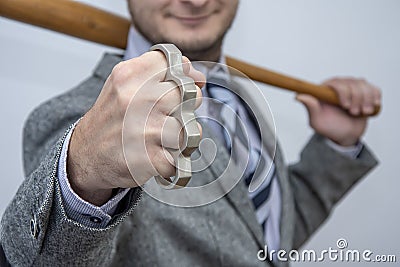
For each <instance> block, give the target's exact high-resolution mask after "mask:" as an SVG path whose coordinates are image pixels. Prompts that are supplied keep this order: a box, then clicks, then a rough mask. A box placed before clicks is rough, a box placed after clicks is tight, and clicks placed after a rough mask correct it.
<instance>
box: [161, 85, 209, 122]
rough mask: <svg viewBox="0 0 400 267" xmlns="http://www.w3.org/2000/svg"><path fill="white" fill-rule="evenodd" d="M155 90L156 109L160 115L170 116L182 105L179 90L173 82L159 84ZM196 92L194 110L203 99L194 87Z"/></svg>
mask: <svg viewBox="0 0 400 267" xmlns="http://www.w3.org/2000/svg"><path fill="white" fill-rule="evenodd" d="M155 90H156V91H157V109H159V110H160V111H161V112H162V113H164V114H166V115H170V114H171V113H173V112H174V110H176V109H177V108H179V107H180V105H181V104H182V96H181V92H180V89H179V87H177V86H176V84H175V83H174V82H163V83H160V84H159V86H157V88H155ZM196 91H197V92H196V99H195V104H194V105H195V109H197V108H199V107H200V105H201V103H202V99H203V97H202V96H203V95H202V92H201V89H200V88H199V87H198V86H196ZM190 101H191V100H190Z"/></svg>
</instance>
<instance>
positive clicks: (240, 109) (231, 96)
mask: <svg viewBox="0 0 400 267" xmlns="http://www.w3.org/2000/svg"><path fill="white" fill-rule="evenodd" d="M227 88H228V87H227V83H226V82H225V81H224V80H222V79H215V78H209V79H208V83H207V91H208V94H209V96H210V97H211V98H213V99H215V101H212V102H211V103H213V104H209V114H210V116H215V117H214V118H215V120H216V121H220V122H222V124H223V127H222V125H221V124H218V123H212V125H210V126H211V128H212V130H213V131H214V132H216V135H217V136H218V138H223V139H224V143H225V144H226V146H227V148H228V149H229V150H230V151H231V148H232V146H235V147H236V148H239V149H235V151H237V152H236V154H238V155H232V158H233V159H234V160H241V158H240V154H242V153H240V151H243V149H246V150H247V152H248V155H249V158H248V164H247V167H246V169H245V171H244V175H243V181H244V182H245V184H246V185H247V186H250V190H249V198H250V199H251V201H252V203H253V206H254V208H255V210H256V217H257V220H258V222H259V223H260V225H261V226H262V228H263V231H264V235H265V236H266V223H267V220H268V216H269V214H270V208H271V204H270V203H269V201H268V200H269V197H270V192H271V188H272V185H273V181H274V179H275V177H276V171H275V165H274V164H273V162H272V160H271V159H270V158H269V156H268V158H266V156H265V155H264V153H261V151H262V149H261V146H262V144H261V140H260V135H259V132H258V130H257V129H256V128H255V124H254V123H253V121H252V116H251V115H250V114H249V112H248V110H249V109H246V104H245V103H244V102H243V101H241V100H240V98H239V97H238V96H237V95H236V94H235V93H233V92H231V91H230V90H229V89H227ZM232 111H234V112H232ZM232 114H233V115H232ZM229 137H230V138H229ZM247 152H246V153H243V154H247ZM242 160H247V158H246V159H242ZM268 163H269V164H268ZM253 177H255V178H258V181H262V183H261V182H260V183H261V184H260V183H259V184H258V186H251V183H252V179H253ZM275 180H276V179H275ZM254 188H255V190H251V189H254ZM265 239H268V238H265Z"/></svg>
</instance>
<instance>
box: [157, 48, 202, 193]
mask: <svg viewBox="0 0 400 267" xmlns="http://www.w3.org/2000/svg"><path fill="white" fill-rule="evenodd" d="M150 50H151V51H157V50H158V51H161V52H163V53H164V55H165V57H166V59H167V64H168V69H167V72H166V74H165V81H172V82H175V83H176V84H177V85H178V87H179V89H180V93H181V104H180V105H179V107H178V109H177V110H175V111H174V112H173V113H172V114H171V115H172V116H174V117H175V118H177V119H178V120H179V122H180V123H181V125H182V127H183V128H182V129H183V133H184V144H183V147H181V148H180V149H168V151H169V152H170V153H171V154H172V156H173V157H174V160H175V164H176V174H175V177H171V178H163V177H161V176H156V177H155V178H156V181H157V183H158V184H159V185H161V186H162V187H164V188H166V189H177V188H182V187H185V186H186V185H187V184H188V182H189V181H190V178H191V176H192V163H191V159H190V155H191V154H192V152H193V151H195V150H196V149H197V148H198V147H199V144H200V131H199V128H198V127H197V123H196V118H195V115H194V111H195V102H196V95H197V89H196V85H195V84H194V81H193V79H192V78H190V77H188V76H186V75H185V74H184V72H183V68H182V53H181V51H179V49H178V48H177V47H176V46H175V45H173V44H157V45H154V46H152V47H151V48H150Z"/></svg>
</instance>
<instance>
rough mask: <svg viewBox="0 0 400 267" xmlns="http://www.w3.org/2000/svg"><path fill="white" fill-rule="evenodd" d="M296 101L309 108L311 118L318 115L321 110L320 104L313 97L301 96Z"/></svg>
mask: <svg viewBox="0 0 400 267" xmlns="http://www.w3.org/2000/svg"><path fill="white" fill-rule="evenodd" d="M296 100H298V101H299V102H301V103H302V104H303V105H304V106H305V107H306V108H307V110H308V114H309V115H310V118H312V117H314V116H315V115H317V114H318V113H319V112H320V110H321V104H320V102H319V101H318V99H316V98H315V97H313V96H310V95H305V94H300V95H297V96H296Z"/></svg>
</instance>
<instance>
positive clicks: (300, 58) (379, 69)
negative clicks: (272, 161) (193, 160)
mask: <svg viewBox="0 0 400 267" xmlns="http://www.w3.org/2000/svg"><path fill="white" fill-rule="evenodd" d="M85 2H88V3H90V4H92V5H96V6H99V7H102V8H106V9H108V10H112V11H113V12H116V13H120V14H123V15H127V12H126V10H125V9H126V8H125V5H126V2H125V1H123V0H120V1H106V0H96V1H94V0H87V1H85ZM399 14H400V2H399V1H398V0H385V1H378V0H351V1H349V0H336V1H328V0H297V1H289V0H280V1H272V0H263V1H261V0H259V1H256V0H253V1H242V3H241V7H240V10H239V14H238V18H237V20H236V23H235V24H234V27H233V29H232V30H231V32H230V33H229V35H228V38H227V40H226V45H225V46H226V51H227V54H229V55H233V56H235V57H238V58H241V59H245V60H247V61H249V62H252V63H255V64H258V65H261V66H264V67H268V68H271V69H274V70H278V71H281V72H284V73H288V74H291V75H294V76H297V77H301V78H303V79H306V80H309V81H313V82H321V81H323V80H324V79H326V78H329V77H331V76H336V75H344V76H348V75H351V76H355V77H365V78H367V79H368V80H370V81H371V82H373V83H374V84H376V85H378V86H380V87H381V88H382V91H383V110H382V113H381V115H380V116H379V117H377V118H374V119H372V120H371V121H370V124H369V130H368V133H367V134H366V136H365V138H364V139H365V141H366V142H367V143H368V144H369V146H370V147H372V149H373V151H374V152H375V154H376V155H377V157H378V158H379V160H380V165H379V167H378V168H377V169H375V170H374V171H373V172H372V173H370V175H368V177H367V179H365V180H364V181H362V182H361V183H360V184H359V185H358V186H357V187H356V188H355V189H354V190H353V191H352V192H351V194H349V195H348V196H347V197H346V198H345V199H344V200H343V201H342V202H341V203H340V204H339V205H338V206H337V208H336V210H335V212H334V214H333V216H332V217H331V218H330V220H329V222H328V223H326V224H325V225H324V226H323V227H322V228H321V229H320V230H319V231H318V233H317V234H316V235H314V237H313V238H312V239H311V240H310V241H309V242H308V243H307V245H306V247H307V248H309V249H316V250H322V249H328V248H329V247H335V244H336V240H337V239H338V238H341V237H343V238H346V239H347V241H348V243H349V247H350V248H353V249H360V250H361V249H371V250H372V251H374V252H375V253H377V254H378V253H381V254H396V255H397V258H398V262H399V261H400V252H399V246H398V239H399V238H400V230H399V228H398V227H399V225H400V204H399V203H400V201H399V197H398V195H399V194H398V191H399V187H400V181H399V177H398V174H397V171H398V166H399V160H398V159H399V157H398V155H397V153H396V152H398V150H399V148H400V146H399V144H398V135H399V134H398V131H399V118H398V116H399V115H400V108H399V107H398V106H399V105H398V104H396V102H397V101H399V99H400V90H399V89H400V88H399V86H398V78H399V71H400V52H399V49H400V30H399V26H400V16H399ZM0 47H1V49H0V59H1V61H0V85H1V99H2V101H1V105H0V125H1V131H0V148H1V151H0V164H1V168H0V181H1V182H0V214H2V213H3V212H4V210H5V208H6V206H7V203H8V202H9V201H10V200H11V198H12V197H13V195H14V194H15V192H16V190H17V188H18V185H19V184H20V183H21V181H22V179H23V174H22V163H21V157H22V155H21V154H22V153H21V151H22V148H21V132H22V126H23V123H24V120H25V118H26V117H27V115H28V113H29V111H31V110H32V109H33V108H34V107H35V106H37V105H38V104H39V103H41V102H42V101H44V100H46V99H48V98H50V97H52V96H55V95H57V94H60V93H61V92H64V91H65V90H67V89H69V88H71V87H73V86H74V85H76V84H78V83H79V82H80V81H81V80H82V79H83V78H85V77H86V76H88V75H89V74H90V73H91V70H92V69H93V67H94V66H95V64H96V62H97V61H98V59H99V58H100V56H101V54H102V53H103V52H104V51H116V52H120V51H118V50H113V49H111V48H109V47H105V46H100V45H95V44H92V43H89V42H86V41H81V40H77V39H74V38H71V37H66V36H63V35H60V34H56V33H52V32H49V31H46V30H42V29H39V28H35V27H32V26H27V25H25V24H21V23H18V22H14V21H10V20H7V19H2V18H1V19H0ZM262 88H263V90H264V91H265V94H266V95H267V97H268V99H269V100H270V104H271V106H272V110H273V113H274V116H275V119H276V124H277V133H278V136H279V138H280V141H281V143H282V146H283V149H284V151H285V153H286V158H287V159H288V160H289V161H295V160H296V159H298V153H299V151H300V150H301V148H302V146H303V145H304V143H305V142H306V140H307V138H308V137H309V135H310V134H311V131H310V129H309V128H308V123H307V117H306V113H305V110H304V108H303V107H302V106H301V105H300V104H298V103H296V102H295V100H294V95H293V94H291V93H287V92H283V91H280V90H276V89H273V88H270V87H267V86H263V87H262ZM396 166H397V167H396ZM343 264H344V263H335V264H334V263H331V265H332V266H342V265H343ZM397 264H398V263H397ZM309 265H313V264H311V263H302V264H299V265H298V266H309ZM324 265H330V264H329V262H328V263H325V264H324ZM388 265H390V264H388ZM395 265H396V264H391V265H390V266H395ZM369 266H374V264H370V265H369Z"/></svg>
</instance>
